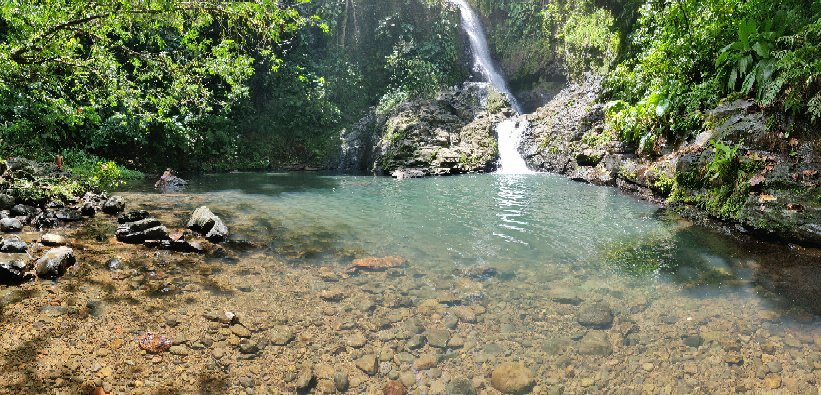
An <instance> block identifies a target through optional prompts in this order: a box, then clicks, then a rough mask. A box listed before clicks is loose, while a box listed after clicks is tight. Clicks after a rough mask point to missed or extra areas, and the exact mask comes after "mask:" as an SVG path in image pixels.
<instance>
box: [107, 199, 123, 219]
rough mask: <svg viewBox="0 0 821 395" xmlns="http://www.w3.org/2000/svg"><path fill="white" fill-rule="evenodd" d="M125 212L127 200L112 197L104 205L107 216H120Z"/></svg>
mask: <svg viewBox="0 0 821 395" xmlns="http://www.w3.org/2000/svg"><path fill="white" fill-rule="evenodd" d="M123 210H125V200H123V198H121V197H119V196H112V197H110V198H108V200H106V201H105V203H103V212H104V213H106V214H111V215H115V214H119V213H121V212H123Z"/></svg>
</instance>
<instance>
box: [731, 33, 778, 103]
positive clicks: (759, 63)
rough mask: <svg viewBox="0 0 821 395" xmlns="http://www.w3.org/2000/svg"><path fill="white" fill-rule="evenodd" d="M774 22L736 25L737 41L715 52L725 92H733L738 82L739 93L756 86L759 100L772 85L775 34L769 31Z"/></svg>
mask: <svg viewBox="0 0 821 395" xmlns="http://www.w3.org/2000/svg"><path fill="white" fill-rule="evenodd" d="M774 24H775V19H770V20H768V21H766V22H765V23H763V24H762V23H759V22H757V21H754V20H752V19H746V20H744V21H742V22H741V23H740V24H739V26H738V40H737V41H735V42H733V43H730V44H728V45H727V46H726V47H724V48H723V49H721V51H719V55H718V58H716V68H718V69H719V70H720V73H722V74H724V75H725V76H726V78H727V85H726V89H727V91H728V92H733V91H735V90H736V89H737V88H738V85H739V82H741V90H740V91H741V92H742V93H750V92H751V91H752V89H753V88H754V87H757V92H758V97H759V98H762V97H763V96H764V93H765V92H766V91H767V88H768V86H770V84H772V83H773V81H774V78H773V77H774V75H773V73H775V71H776V59H775V57H774V56H773V48H774V46H775V40H776V38H778V36H779V32H777V31H775V30H774V29H773V27H774Z"/></svg>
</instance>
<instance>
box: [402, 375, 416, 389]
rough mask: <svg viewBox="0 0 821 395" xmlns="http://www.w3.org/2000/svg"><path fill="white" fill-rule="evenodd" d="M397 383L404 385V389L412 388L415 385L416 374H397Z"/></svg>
mask: <svg viewBox="0 0 821 395" xmlns="http://www.w3.org/2000/svg"><path fill="white" fill-rule="evenodd" d="M399 381H401V382H402V384H405V387H413V386H414V385H416V374H414V373H413V372H402V373H400V374H399Z"/></svg>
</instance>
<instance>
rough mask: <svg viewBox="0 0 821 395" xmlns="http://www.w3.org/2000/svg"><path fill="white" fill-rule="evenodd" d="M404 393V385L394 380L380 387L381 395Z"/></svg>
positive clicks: (402, 394) (401, 394)
mask: <svg viewBox="0 0 821 395" xmlns="http://www.w3.org/2000/svg"><path fill="white" fill-rule="evenodd" d="M406 393H407V390H406V389H405V385H404V384H402V382H400V381H396V380H393V381H389V382H388V384H386V385H385V387H384V388H382V394H383V395H405V394H406Z"/></svg>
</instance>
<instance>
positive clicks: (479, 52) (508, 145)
mask: <svg viewBox="0 0 821 395" xmlns="http://www.w3.org/2000/svg"><path fill="white" fill-rule="evenodd" d="M450 1H451V2H452V3H454V4H456V5H457V6H458V7H459V11H460V14H461V17H462V28H463V29H464V30H465V33H467V36H468V40H469V41H470V49H471V53H472V54H473V63H474V67H476V68H477V69H478V70H479V71H480V72H481V73H482V76H484V78H485V80H486V81H487V82H489V83H490V84H491V85H492V86H493V87H494V88H495V89H496V90H497V91H499V92H501V93H502V94H504V95H505V96H507V98H508V100H509V101H510V105H511V106H512V107H513V109H514V110H515V111H516V112H517V113H519V114H521V113H522V107H521V105H520V104H519V101H518V100H516V97H515V96H513V93H512V92H511V91H510V89H509V88H508V86H507V81H505V78H504V77H503V76H502V74H501V73H500V72H499V69H498V68H497V67H496V64H495V63H494V62H493V58H492V57H491V56H490V48H489V47H488V43H487V37H486V36H485V31H484V28H483V27H482V23H481V21H480V20H479V15H477V14H476V11H474V10H473V8H471V6H470V5H469V4H468V3H467V2H466V1H465V0H450ZM527 126H528V125H527V121H524V120H518V119H515V118H514V119H508V120H506V121H504V122H502V123H500V124H499V125H497V126H496V133H497V136H498V143H499V165H500V166H499V167H500V169H499V172H500V173H504V174H524V173H532V172H531V171H530V170H528V168H527V164H526V163H525V160H524V158H522V155H521V154H520V153H519V150H518V147H519V143H520V142H521V138H522V133H524V131H525V130H527Z"/></svg>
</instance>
